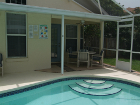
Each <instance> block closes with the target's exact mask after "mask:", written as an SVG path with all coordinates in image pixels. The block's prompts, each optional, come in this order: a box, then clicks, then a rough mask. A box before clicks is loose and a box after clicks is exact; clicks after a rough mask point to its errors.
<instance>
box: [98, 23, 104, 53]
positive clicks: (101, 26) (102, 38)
mask: <svg viewBox="0 0 140 105" xmlns="http://www.w3.org/2000/svg"><path fill="white" fill-rule="evenodd" d="M100 29H101V37H100V44H99V45H100V48H99V52H101V50H102V49H103V47H104V21H102V22H100Z"/></svg>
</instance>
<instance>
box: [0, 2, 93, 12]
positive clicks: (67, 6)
mask: <svg viewBox="0 0 140 105" xmlns="http://www.w3.org/2000/svg"><path fill="white" fill-rule="evenodd" d="M0 2H5V0H0ZM26 5H31V6H39V7H48V8H56V9H63V10H70V11H80V12H88V13H91V12H90V11H89V10H87V9H85V8H83V7H82V6H80V5H78V4H77V3H75V2H73V1H72V0H70V1H69V0H26Z"/></svg>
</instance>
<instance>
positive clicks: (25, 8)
mask: <svg viewBox="0 0 140 105" xmlns="http://www.w3.org/2000/svg"><path fill="white" fill-rule="evenodd" d="M0 10H6V11H15V12H26V13H30V12H31V13H44V14H52V15H65V16H72V17H80V18H90V19H98V20H101V21H119V20H121V17H118V16H109V15H100V14H94V13H86V12H78V11H69V10H62V9H55V8H46V7H37V6H29V5H18V4H9V3H2V2H1V3H0Z"/></svg>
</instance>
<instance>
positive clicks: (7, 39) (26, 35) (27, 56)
mask: <svg viewBox="0 0 140 105" xmlns="http://www.w3.org/2000/svg"><path fill="white" fill-rule="evenodd" d="M8 13H11V14H23V15H25V17H26V34H7V14H8ZM5 17H6V18H5V23H6V25H5V26H6V58H27V57H28V55H27V41H28V40H27V26H28V25H27V14H26V13H17V12H5ZM8 36H25V37H26V56H25V57H16V56H15V57H8Z"/></svg>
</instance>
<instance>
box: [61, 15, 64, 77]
mask: <svg viewBox="0 0 140 105" xmlns="http://www.w3.org/2000/svg"><path fill="white" fill-rule="evenodd" d="M64 22H65V20H64V15H62V21H61V27H62V28H61V30H62V31H61V34H62V35H61V74H62V75H63V74H64V25H65V23H64Z"/></svg>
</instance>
